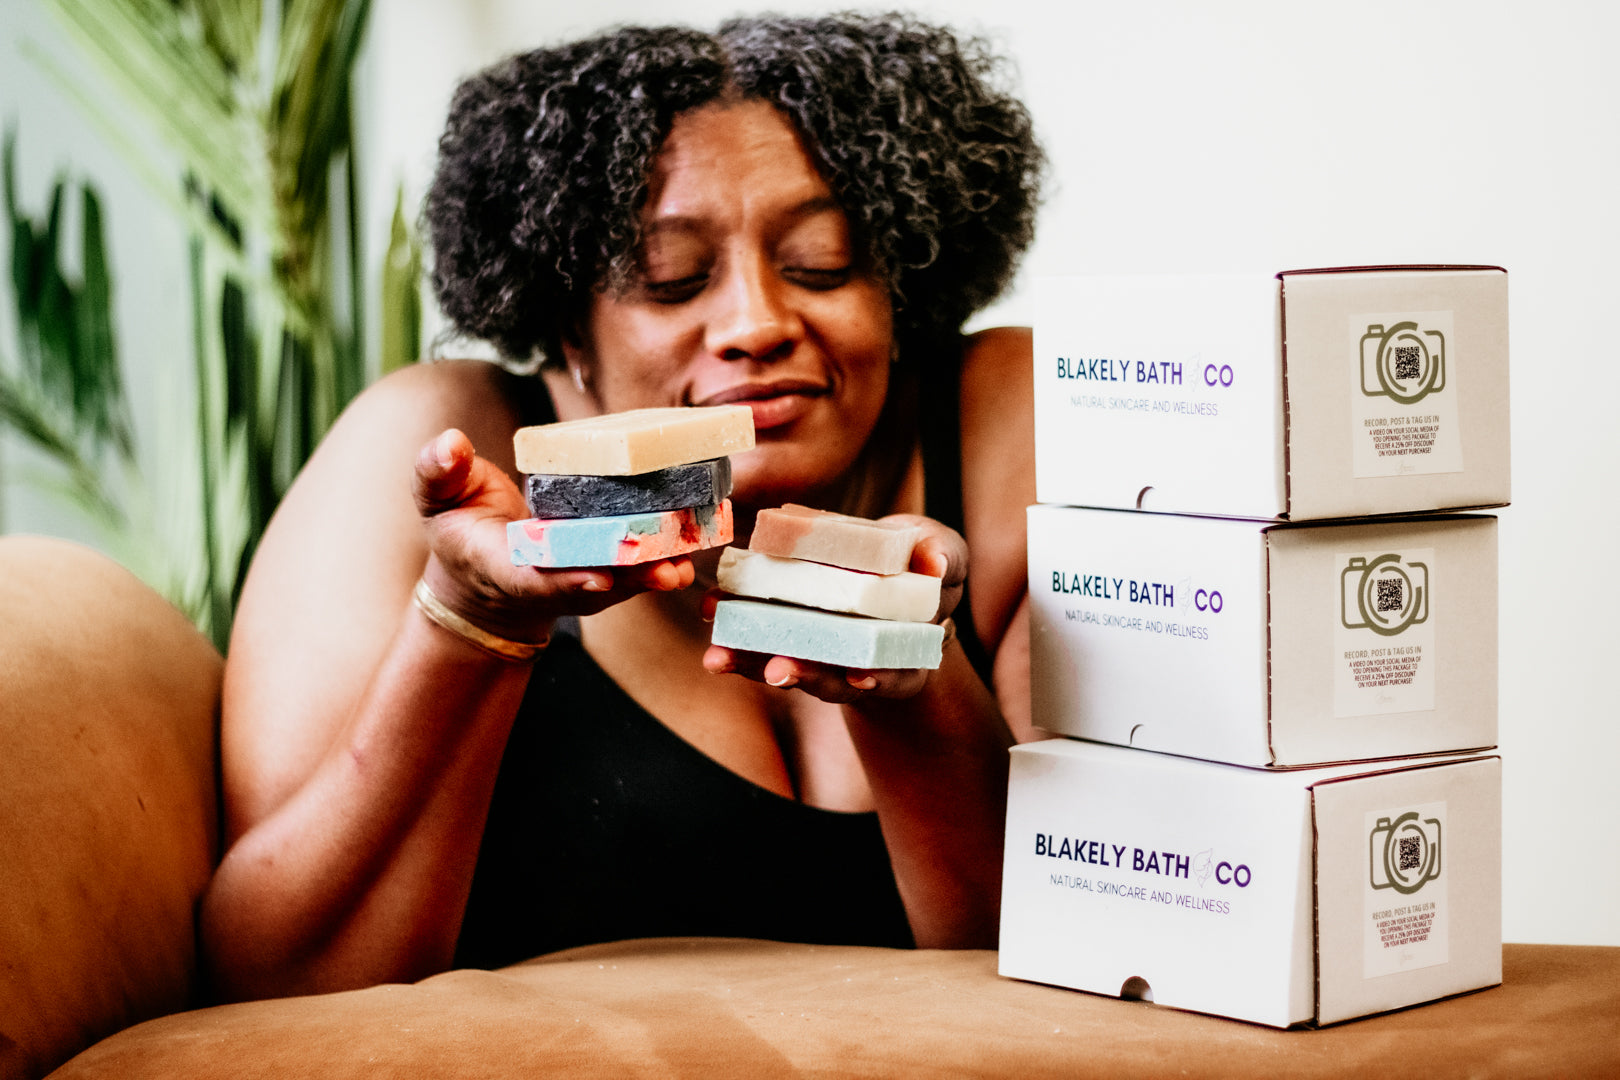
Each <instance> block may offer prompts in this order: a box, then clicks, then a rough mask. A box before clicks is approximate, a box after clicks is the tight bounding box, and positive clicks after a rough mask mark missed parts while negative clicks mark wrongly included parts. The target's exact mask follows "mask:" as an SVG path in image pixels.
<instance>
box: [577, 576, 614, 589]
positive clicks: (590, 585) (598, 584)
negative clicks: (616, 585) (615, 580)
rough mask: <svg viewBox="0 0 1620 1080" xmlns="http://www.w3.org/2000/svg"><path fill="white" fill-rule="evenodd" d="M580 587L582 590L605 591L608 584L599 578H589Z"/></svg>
mask: <svg viewBox="0 0 1620 1080" xmlns="http://www.w3.org/2000/svg"><path fill="white" fill-rule="evenodd" d="M580 589H581V590H582V591H584V592H607V591H608V585H607V584H606V583H605V582H603V581H602V579H601V578H589V579H587V580H586V582H585V584H583V585H581V586H580Z"/></svg>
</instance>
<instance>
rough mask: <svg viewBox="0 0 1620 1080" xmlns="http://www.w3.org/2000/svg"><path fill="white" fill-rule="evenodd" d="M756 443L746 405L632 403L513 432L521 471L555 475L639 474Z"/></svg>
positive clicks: (741, 449)
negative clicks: (646, 406)
mask: <svg viewBox="0 0 1620 1080" xmlns="http://www.w3.org/2000/svg"><path fill="white" fill-rule="evenodd" d="M753 446H754V413H753V410H752V409H750V408H749V407H748V406H746V405H715V406H712V407H708V408H679V407H676V408H666V409H633V410H631V411H630V412H622V413H608V414H607V415H606V416H593V417H590V418H589V419H586V420H569V421H565V422H562V423H557V424H541V425H538V426H535V427H526V428H519V429H518V431H517V434H516V435H514V436H513V437H512V447H513V449H514V450H515V451H516V452H517V467H518V471H519V472H523V473H544V474H550V475H563V474H574V475H588V476H634V475H635V474H637V473H645V472H652V471H653V470H654V469H667V468H669V467H670V466H672V465H684V464H686V463H687V462H691V461H708V460H709V459H711V458H717V457H725V456H727V455H729V454H737V453H741V452H742V451H744V450H750V449H752V448H753Z"/></svg>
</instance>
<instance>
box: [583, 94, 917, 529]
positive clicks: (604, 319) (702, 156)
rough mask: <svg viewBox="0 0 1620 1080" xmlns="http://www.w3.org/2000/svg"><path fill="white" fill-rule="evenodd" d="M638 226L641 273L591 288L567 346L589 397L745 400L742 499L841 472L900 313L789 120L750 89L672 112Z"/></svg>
mask: <svg viewBox="0 0 1620 1080" xmlns="http://www.w3.org/2000/svg"><path fill="white" fill-rule="evenodd" d="M642 236H643V241H642V247H641V249H640V251H639V252H638V257H637V266H638V269H637V273H636V276H635V278H634V280H633V281H632V282H631V284H630V285H629V286H628V288H626V289H624V290H621V291H614V290H609V291H607V292H603V293H599V294H597V296H596V298H595V300H594V302H593V304H592V306H591V309H590V313H589V316H588V320H587V324H586V326H585V327H584V328H583V330H582V333H581V335H580V340H579V341H578V342H577V343H574V344H571V345H569V346H567V347H566V349H565V352H566V354H567V359H568V361H569V363H570V364H571V365H578V366H579V367H580V368H581V369H582V372H583V375H584V377H585V378H586V379H587V380H588V382H589V385H590V389H591V391H592V392H593V393H594V395H595V397H596V401H597V404H599V405H600V406H601V408H602V409H604V410H606V411H609V412H620V411H623V410H625V409H636V408H645V407H649V406H660V405H725V404H736V403H740V404H745V405H747V406H749V407H750V408H751V409H752V410H753V412H754V429H755V439H756V446H755V449H754V450H752V451H750V452H748V453H746V454H740V455H737V456H735V457H734V458H733V459H732V463H733V467H734V471H735V474H736V475H735V483H736V493H737V498H738V500H739V501H740V502H743V503H745V504H752V505H754V506H762V505H770V504H773V503H777V502H783V501H788V500H792V499H804V498H808V497H811V496H812V493H814V492H815V491H817V490H818V489H822V488H825V487H827V486H828V485H830V484H832V483H833V482H835V481H836V480H837V479H838V477H840V476H841V475H842V474H843V473H844V472H845V471H846V470H847V469H848V468H849V467H850V465H851V464H852V463H853V462H854V461H855V458H856V456H857V454H858V453H859V452H860V450H861V447H862V446H863V445H864V444H865V442H866V440H867V437H868V436H869V435H871V433H872V430H873V427H874V425H875V424H876V422H877V417H878V413H879V411H880V410H881V409H882V407H883V401H884V396H885V394H886V393H887V391H888V385H889V362H890V357H891V353H892V342H893V312H892V309H891V306H890V301H889V293H888V288H887V286H886V285H885V284H884V283H883V282H882V281H881V280H880V279H878V278H877V277H876V276H875V275H873V274H872V273H871V271H870V270H869V268H867V267H865V266H864V265H863V262H864V260H862V259H861V258H860V256H859V254H858V253H857V252H856V250H855V248H854V246H853V244H852V241H851V237H850V230H849V222H848V221H847V220H846V219H845V216H844V213H843V211H842V210H840V209H839V208H838V206H837V204H836V202H835V201H834V199H833V193H832V190H831V189H830V188H829V187H828V186H827V183H826V181H824V180H823V179H822V178H821V176H820V175H819V174H818V173H817V172H816V169H815V166H814V165H813V164H812V163H811V160H810V156H809V154H808V153H806V151H805V148H804V145H803V144H802V143H801V142H800V140H799V137H798V135H797V133H796V132H795V130H794V128H793V127H792V125H791V124H790V123H789V122H788V121H787V120H786V119H785V118H783V117H782V115H781V114H780V113H778V112H777V111H776V110H775V109H774V108H772V107H771V106H770V105H768V104H766V103H764V102H758V101H749V102H740V103H734V104H724V105H721V104H716V105H711V106H705V107H703V108H701V109H697V110H694V111H692V112H690V113H685V114H682V115H681V116H679V117H677V118H676V120H675V123H674V125H673V128H672V130H671V131H670V134H669V138H668V140H667V141H666V142H665V143H664V147H663V149H662V151H661V152H660V153H659V155H658V157H657V159H656V160H655V162H654V166H653V172H652V178H651V186H650V190H649V192H648V200H647V208H646V211H645V213H644V217H643V221H642Z"/></svg>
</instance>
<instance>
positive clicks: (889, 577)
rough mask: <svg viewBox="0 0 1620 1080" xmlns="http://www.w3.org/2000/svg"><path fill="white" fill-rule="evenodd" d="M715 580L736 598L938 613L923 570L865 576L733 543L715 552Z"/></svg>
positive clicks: (935, 585)
mask: <svg viewBox="0 0 1620 1080" xmlns="http://www.w3.org/2000/svg"><path fill="white" fill-rule="evenodd" d="M719 579H720V587H721V588H722V589H724V590H725V591H726V592H729V593H735V594H737V595H738V596H754V597H758V598H759V599H761V600H785V601H787V602H788V603H790V604H803V605H804V606H805V607H813V608H820V609H821V610H823V611H847V612H849V613H850V614H853V615H870V616H871V617H872V618H874V619H890V620H896V621H901V622H929V621H930V620H932V619H933V617H934V616H935V615H936V614H938V612H939V578H937V577H929V576H928V575H927V574H912V573H900V574H868V573H866V572H865V571H862V570H844V569H840V568H839V567H836V566H826V565H824V564H822V563H814V562H804V561H802V560H800V559H783V558H779V557H777V556H775V555H766V554H763V553H762V552H758V551H744V550H742V549H741V548H734V547H733V548H727V549H726V550H725V551H723V552H721V554H720V572H719Z"/></svg>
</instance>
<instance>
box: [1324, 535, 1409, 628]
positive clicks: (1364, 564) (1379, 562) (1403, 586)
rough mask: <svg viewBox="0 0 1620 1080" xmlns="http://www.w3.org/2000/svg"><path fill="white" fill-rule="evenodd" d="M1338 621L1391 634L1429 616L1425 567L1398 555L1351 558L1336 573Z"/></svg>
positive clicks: (1348, 626)
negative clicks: (1337, 582)
mask: <svg viewBox="0 0 1620 1080" xmlns="http://www.w3.org/2000/svg"><path fill="white" fill-rule="evenodd" d="M1339 593H1340V607H1339V621H1340V622H1341V623H1343V624H1344V628H1345V629H1346V630H1359V629H1362V628H1363V627H1365V628H1366V629H1368V630H1371V631H1372V632H1373V633H1375V634H1381V635H1383V636H1384V637H1393V636H1395V635H1396V634H1399V633H1400V632H1401V631H1402V630H1405V629H1406V628H1407V627H1408V626H1415V625H1416V624H1418V623H1421V622H1424V621H1425V620H1427V619H1428V617H1429V568H1428V566H1427V565H1426V564H1424V563H1420V562H1416V561H1413V562H1406V561H1404V560H1403V559H1402V558H1401V557H1400V556H1399V555H1395V554H1389V555H1380V556H1378V557H1377V558H1376V559H1374V560H1372V562H1368V561H1367V560H1366V559H1364V558H1362V557H1361V556H1360V555H1357V556H1355V557H1354V558H1352V559H1351V560H1350V562H1349V564H1348V565H1346V566H1345V568H1344V570H1343V571H1342V572H1341V573H1340V574H1339Z"/></svg>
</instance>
